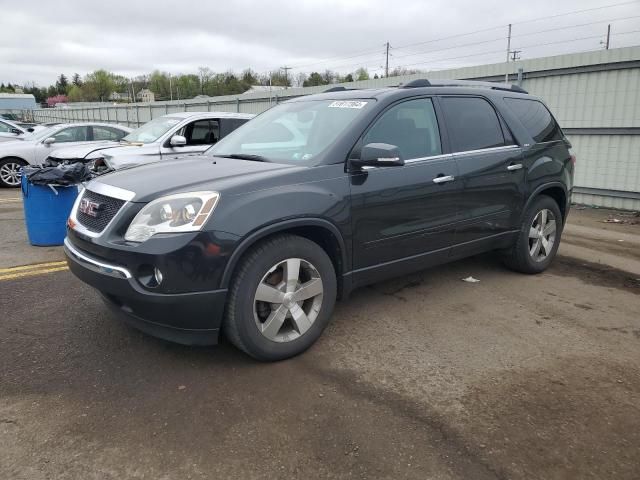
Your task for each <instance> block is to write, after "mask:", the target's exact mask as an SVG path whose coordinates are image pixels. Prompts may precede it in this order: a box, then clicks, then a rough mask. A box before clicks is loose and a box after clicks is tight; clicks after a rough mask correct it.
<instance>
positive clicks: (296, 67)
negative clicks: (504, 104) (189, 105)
mask: <svg viewBox="0 0 640 480" xmlns="http://www.w3.org/2000/svg"><path fill="white" fill-rule="evenodd" d="M637 3H640V2H639V1H638V0H633V1H627V2H619V3H614V4H608V5H601V6H599V7H592V8H585V9H580V10H573V11H570V12H565V13H559V14H555V15H548V16H545V17H538V18H534V19H531V20H523V21H520V22H512V24H513V25H522V24H526V23H533V22H537V21H540V20H548V19H551V18H559V17H564V16H568V15H574V14H580V13H585V12H591V11H597V10H603V9H607V8H614V7H619V6H624V5H631V4H637ZM631 18H638V16H634V17H626V18H620V19H612V20H607V21H598V22H590V23H585V24H582V25H580V26H586V25H591V24H596V23H605V22H609V21H617V20H625V19H631ZM575 27H578V26H568V27H557V28H554V29H547V30H541V31H539V32H537V33H544V32H549V31H554V30H561V29H563V28H575ZM502 28H505V26H504V25H496V26H493V27H489V28H483V29H480V30H474V31H472V32H466V33H459V34H455V35H449V36H446V37H440V38H434V39H431V40H426V41H423V42H415V43H411V44H406V45H400V46H397V47H394V50H401V49H405V48H408V47H413V46H417V45H426V44H429V43H435V42H439V41H443V40H450V39H452V38H460V37H465V36H469V35H475V34H478V33H484V32H489V31H493V30H498V29H502ZM534 33H536V32H532V33H526V34H520V35H513V36H514V37H516V36H519V37H522V36H525V35H533V34H534ZM496 40H497V39H496ZM478 43H488V41H484V42H475V43H474V44H478ZM450 48H451V47H449V48H448V49H450ZM377 52H378V50H377V49H376V50H373V49H372V50H365V51H360V53H356V54H353V55H348V56H340V55H338V56H334V57H329V58H326V59H323V60H318V61H317V62H312V63H307V64H299V65H294V66H293V67H292V69H294V70H299V69H301V68H305V67H309V66H314V65H318V64H321V63H326V62H328V61H331V60H348V59H351V58H358V57H363V56H372V55H375V54H377ZM349 65H358V64H345V66H349ZM338 67H339V66H338ZM333 68H336V67H333Z"/></svg>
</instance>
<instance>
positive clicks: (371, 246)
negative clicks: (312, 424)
mask: <svg viewBox="0 0 640 480" xmlns="http://www.w3.org/2000/svg"><path fill="white" fill-rule="evenodd" d="M574 162H575V158H574V157H573V155H572V154H571V151H570V144H569V142H568V141H567V139H566V138H565V137H564V135H563V133H562V131H561V130H560V127H559V126H558V124H557V123H556V121H555V120H554V118H553V116H552V115H551V113H550V112H549V110H548V109H547V107H546V106H545V105H544V104H543V103H542V101H541V100H540V99H537V98H535V97H533V96H530V95H528V94H527V92H525V91H524V90H522V89H521V88H519V87H516V86H511V85H504V84H494V83H482V82H461V81H450V82H447V81H444V82H429V81H428V80H417V81H414V82H411V83H408V84H406V85H401V86H400V87H397V88H382V89H371V90H345V89H332V91H328V92H325V93H322V94H319V95H311V96H306V97H300V98H296V99H294V100H290V101H287V102H284V103H281V104H280V105H278V106H276V107H274V108H272V109H270V110H268V111H266V112H265V113H263V114H261V115H259V116H258V117H256V118H255V119H253V120H251V121H249V122H248V123H246V124H245V125H243V126H242V127H240V128H239V129H238V130H236V131H235V132H233V133H232V134H230V135H229V136H228V137H226V138H224V139H223V140H221V141H220V142H219V143H217V144H216V145H214V146H213V147H212V148H211V149H209V150H208V151H207V152H206V153H205V155H203V156H198V157H190V158H184V159H179V160H175V161H169V162H162V163H161V164H155V165H154V164H152V165H145V166H141V167H137V168H133V169H131V170H127V171H120V172H116V173H113V174H109V175H106V176H104V177H100V178H99V179H96V180H93V181H92V182H90V183H89V184H88V185H87V186H86V189H85V190H84V192H83V193H82V194H81V195H80V196H79V197H78V200H77V203H76V205H75V207H74V209H73V212H72V214H71V217H70V218H69V222H68V227H69V228H68V237H67V239H66V240H65V252H66V255H67V258H68V262H69V266H70V268H71V270H72V271H73V273H75V274H76V275H77V276H78V277H79V278H80V279H82V280H83V281H85V282H87V283H88V284H90V285H92V286H94V287H95V288H97V289H98V290H99V291H100V293H101V294H102V296H103V297H104V299H105V301H106V304H107V305H109V306H110V307H112V308H113V310H115V311H117V312H119V313H122V314H124V315H123V317H124V318H126V319H127V320H128V321H129V322H130V323H131V324H133V325H134V326H135V327H137V328H139V329H141V330H143V331H145V332H148V333H150V334H152V335H156V336H159V337H162V338H166V339H170V340H173V341H177V342H181V343H185V344H200V345H203V344H213V343H216V342H217V340H218V333H219V331H220V330H222V331H223V332H224V333H225V334H226V336H227V337H228V339H229V340H230V341H231V342H232V343H233V344H234V345H236V346H237V347H239V348H240V349H242V350H244V351H245V352H247V353H248V354H249V355H251V356H253V357H255V358H257V359H260V360H279V359H283V358H287V357H290V356H292V355H296V354H298V353H300V352H302V351H304V350H305V349H307V348H308V347H309V346H310V345H312V344H313V342H314V341H315V340H316V339H317V338H318V337H319V336H320V334H321V332H322V331H323V330H324V328H325V327H326V326H327V324H328V322H329V319H330V317H331V313H332V310H333V307H334V303H335V301H336V299H337V298H340V297H342V298H345V297H346V296H347V295H348V294H349V292H350V291H351V290H353V289H354V288H356V287H360V286H362V285H364V284H368V283H372V282H377V281H379V280H382V279H384V278H387V277H392V276H396V275H403V274H407V273H409V272H412V271H416V270H420V269H424V268H426V267H431V266H434V265H438V264H442V263H445V262H449V261H452V260H455V259H459V258H462V257H466V256H469V255H474V254H477V253H480V252H485V251H488V250H496V249H498V250H501V251H502V252H503V253H504V258H505V260H506V263H507V265H508V266H510V267H511V268H513V269H516V270H518V271H521V272H525V273H538V272H541V271H543V270H544V269H545V268H547V267H548V266H549V264H550V263H551V261H552V259H553V257H554V256H555V254H556V251H557V249H558V244H559V242H560V235H561V233H562V228H563V225H564V221H565V219H566V217H567V213H568V210H569V205H570V196H571V189H572V178H573V169H574Z"/></svg>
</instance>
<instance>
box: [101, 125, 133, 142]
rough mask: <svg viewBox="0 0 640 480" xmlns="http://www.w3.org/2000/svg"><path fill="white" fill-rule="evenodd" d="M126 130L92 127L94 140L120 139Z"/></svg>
mask: <svg viewBox="0 0 640 480" xmlns="http://www.w3.org/2000/svg"><path fill="white" fill-rule="evenodd" d="M125 135H126V132H123V131H122V130H118V129H117V128H111V127H93V139H94V140H120V139H121V138H122V137H124V136H125Z"/></svg>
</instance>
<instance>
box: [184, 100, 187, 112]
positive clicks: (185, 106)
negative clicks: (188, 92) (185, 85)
mask: <svg viewBox="0 0 640 480" xmlns="http://www.w3.org/2000/svg"><path fill="white" fill-rule="evenodd" d="M184 111H185V112H186V111H187V102H184Z"/></svg>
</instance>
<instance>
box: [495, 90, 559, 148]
mask: <svg viewBox="0 0 640 480" xmlns="http://www.w3.org/2000/svg"><path fill="white" fill-rule="evenodd" d="M504 101H505V103H506V104H507V105H508V106H509V108H510V109H511V111H512V112H513V113H514V114H515V115H516V117H518V119H519V120H520V122H522V125H523V126H524V128H526V129H527V131H528V132H529V134H530V135H531V136H532V137H533V139H534V140H535V141H536V142H553V141H554V140H562V139H563V136H562V131H561V130H560V127H559V126H558V124H557V123H556V121H555V120H554V119H553V116H552V115H551V113H550V112H549V110H547V107H545V106H544V104H543V103H542V102H538V101H537V100H527V99H523V98H505V99H504Z"/></svg>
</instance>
